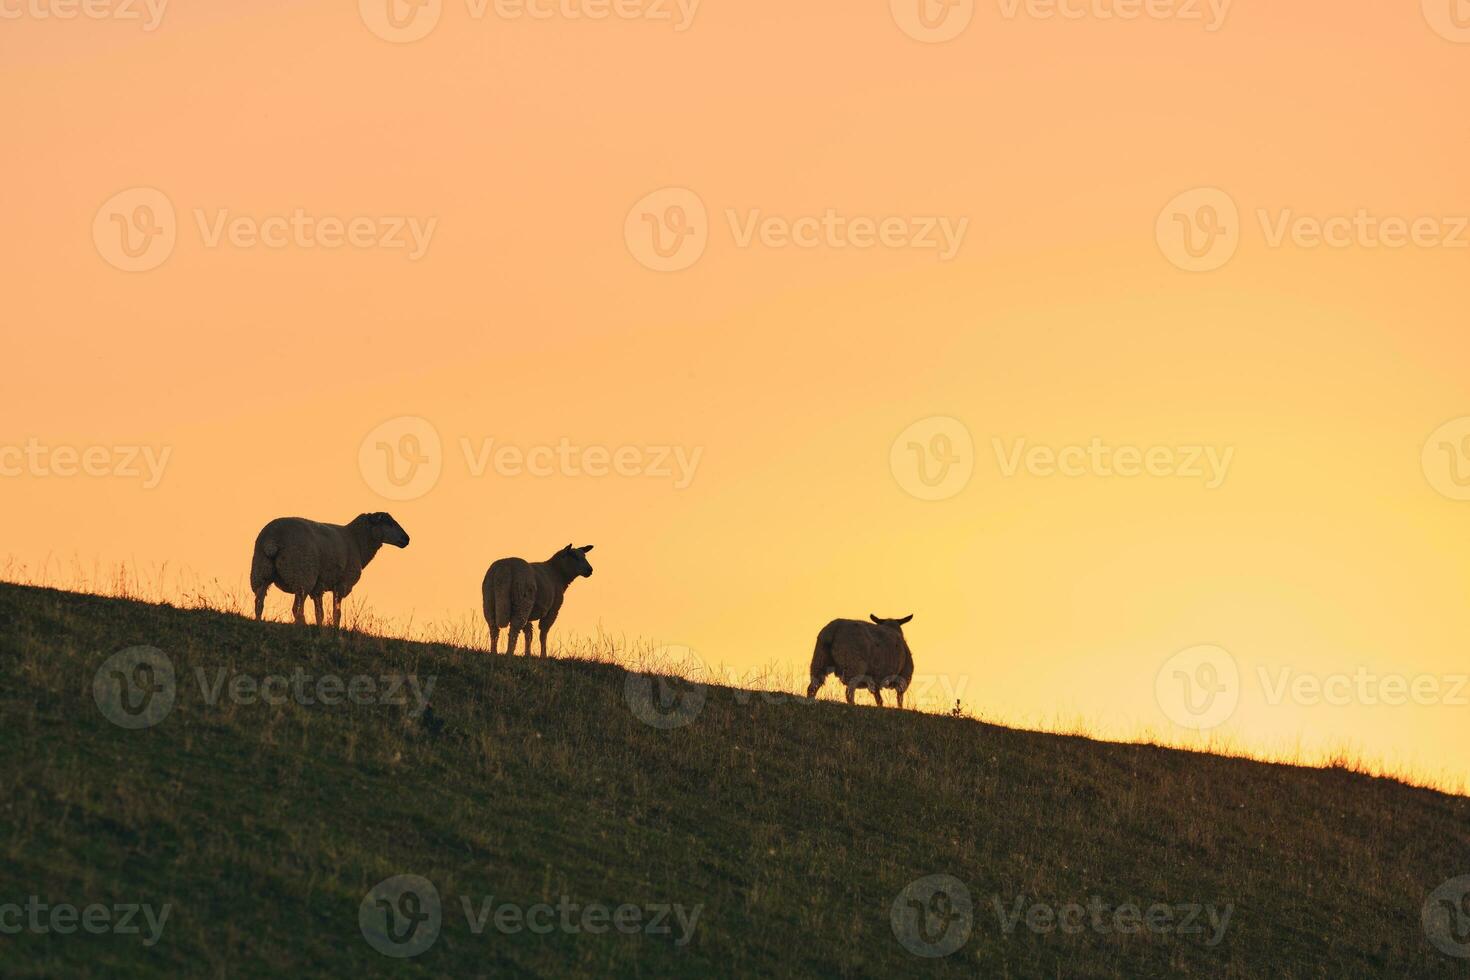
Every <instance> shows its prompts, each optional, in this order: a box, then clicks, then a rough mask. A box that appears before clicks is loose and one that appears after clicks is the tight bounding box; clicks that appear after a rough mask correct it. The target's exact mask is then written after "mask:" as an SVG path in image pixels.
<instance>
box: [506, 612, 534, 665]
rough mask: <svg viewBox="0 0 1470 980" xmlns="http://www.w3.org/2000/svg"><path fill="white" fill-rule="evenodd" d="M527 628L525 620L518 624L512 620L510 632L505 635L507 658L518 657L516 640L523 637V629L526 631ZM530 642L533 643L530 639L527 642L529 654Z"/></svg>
mask: <svg viewBox="0 0 1470 980" xmlns="http://www.w3.org/2000/svg"><path fill="white" fill-rule="evenodd" d="M525 628H526V621H525V620H524V619H523V620H521V621H520V622H516V621H515V620H511V622H510V631H509V632H508V633H506V635H505V654H506V656H508V657H514V656H515V655H516V639H517V638H518V637H519V636H520V635H521V631H522V630H523V629H525ZM530 642H531V641H530V640H529V639H527V640H526V643H527V652H529V644H530Z"/></svg>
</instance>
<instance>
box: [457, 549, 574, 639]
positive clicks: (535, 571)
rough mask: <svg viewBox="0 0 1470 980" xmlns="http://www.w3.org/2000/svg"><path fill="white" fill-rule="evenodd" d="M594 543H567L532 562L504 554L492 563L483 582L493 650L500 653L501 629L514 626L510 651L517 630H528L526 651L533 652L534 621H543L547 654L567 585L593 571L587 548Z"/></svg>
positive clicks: (483, 597)
mask: <svg viewBox="0 0 1470 980" xmlns="http://www.w3.org/2000/svg"><path fill="white" fill-rule="evenodd" d="M591 550H592V545H590V544H589V545H587V546H585V547H582V548H574V547H572V546H571V545H567V546H566V547H565V548H563V549H562V550H560V551H558V552H557V553H556V554H554V555H552V556H551V557H550V558H548V559H547V560H546V561H538V562H529V561H526V560H525V559H523V558H502V559H500V560H499V561H497V562H495V563H494V564H492V565H491V566H490V569H489V571H487V572H486V573H485V580H484V581H483V582H481V583H480V596H481V598H482V599H483V600H484V606H485V622H486V623H488V624H489V626H490V652H491V653H498V652H499V650H498V649H497V648H498V647H499V645H500V629H501V627H503V626H508V627H510V634H509V636H508V637H507V642H506V653H507V654H510V655H511V656H514V655H515V652H516V634H517V633H519V632H521V631H522V630H524V631H525V634H526V655H527V656H530V654H531V623H533V622H539V623H540V624H541V656H543V657H544V656H546V633H547V631H548V630H550V629H551V624H552V623H554V622H556V614H557V613H559V612H561V602H562V598H563V597H564V596H565V595H566V592H567V586H569V585H571V584H572V582H573V580H575V579H578V578H587V577H590V576H591V575H592V565H591V564H590V563H589V562H588V561H587V552H589V551H591Z"/></svg>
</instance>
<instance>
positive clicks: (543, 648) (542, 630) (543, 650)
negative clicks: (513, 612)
mask: <svg viewBox="0 0 1470 980" xmlns="http://www.w3.org/2000/svg"><path fill="white" fill-rule="evenodd" d="M530 628H531V627H529V626H527V627H526V629H528V630H529V629H530ZM549 629H551V627H550V626H548V625H546V623H544V622H543V623H542V624H541V628H540V630H539V634H540V636H541V656H543V657H544V656H546V631H547V630H549ZM530 648H531V635H530V634H529V633H527V634H526V649H528V650H529V649H530Z"/></svg>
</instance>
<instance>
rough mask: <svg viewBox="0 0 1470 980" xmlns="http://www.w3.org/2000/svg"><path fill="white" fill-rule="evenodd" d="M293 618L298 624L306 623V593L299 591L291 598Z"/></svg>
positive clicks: (303, 624)
mask: <svg viewBox="0 0 1470 980" xmlns="http://www.w3.org/2000/svg"><path fill="white" fill-rule="evenodd" d="M291 619H292V621H294V622H295V623H296V625H298V626H305V625H306V593H305V592H298V593H297V594H296V595H295V596H294V597H293V598H292V599H291Z"/></svg>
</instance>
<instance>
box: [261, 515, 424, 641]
mask: <svg viewBox="0 0 1470 980" xmlns="http://www.w3.org/2000/svg"><path fill="white" fill-rule="evenodd" d="M385 544H391V545H393V546H394V547H395V548H407V547H408V534H407V532H405V531H404V530H403V528H402V527H400V526H399V525H398V522H397V521H395V520H394V519H393V518H392V516H391V515H389V514H381V513H380V514H361V515H359V516H358V517H356V518H355V519H354V520H353V521H352V523H351V524H346V525H342V524H321V523H318V522H317V521H308V520H307V519H306V518H304V517H279V518H277V519H276V520H273V521H271V522H270V523H269V524H267V525H266V526H265V527H263V528H261V531H260V534H259V535H257V536H256V538H255V554H254V555H253V556H252V558H251V559H250V591H252V592H254V593H255V618H256V619H260V618H261V617H262V616H264V614H265V594H266V592H267V591H269V590H270V587H271V586H272V585H275V586H276V587H277V588H279V589H280V590H281V591H283V592H289V593H290V594H291V595H292V596H293V597H294V601H293V602H292V603H291V616H292V618H293V619H295V620H296V622H298V623H301V624H303V625H304V624H305V623H306V597H307V596H311V599H312V602H313V603H314V604H315V605H316V624H317V625H318V626H320V625H321V624H322V595H323V594H324V593H327V592H330V593H332V625H333V626H340V625H341V623H342V600H343V599H345V598H347V596H348V595H350V594H351V592H352V587H353V586H354V585H356V584H357V580H358V579H360V578H362V570H363V568H364V567H365V566H366V565H367V563H368V562H370V561H372V560H373V556H374V555H376V554H377V553H378V549H379V548H381V547H382V546H383V545H385Z"/></svg>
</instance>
